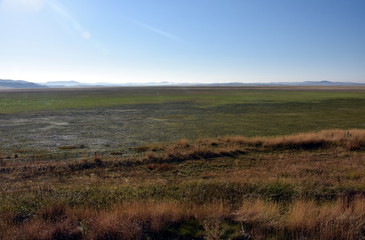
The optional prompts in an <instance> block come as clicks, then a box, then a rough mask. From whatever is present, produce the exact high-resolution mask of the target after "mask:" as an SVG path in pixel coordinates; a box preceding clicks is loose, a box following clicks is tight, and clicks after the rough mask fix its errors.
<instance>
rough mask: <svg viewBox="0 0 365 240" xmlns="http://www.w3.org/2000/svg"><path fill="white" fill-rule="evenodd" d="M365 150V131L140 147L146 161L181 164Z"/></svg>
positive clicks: (227, 139) (200, 140)
mask: <svg viewBox="0 0 365 240" xmlns="http://www.w3.org/2000/svg"><path fill="white" fill-rule="evenodd" d="M364 148H365V130H362V129H350V130H339V129H333V130H323V131H319V132H311V133H301V134H295V135H289V136H280V137H253V138H247V137H241V136H227V137H222V138H216V139H215V138H206V139H199V140H197V141H192V142H190V141H188V140H186V139H183V140H180V141H178V142H176V143H175V144H172V145H168V146H162V147H156V146H155V147H152V150H153V151H151V150H150V151H148V148H143V149H144V151H145V152H146V153H145V156H146V159H147V160H150V161H164V162H165V161H174V162H180V161H185V160H193V159H211V158H217V157H233V156H237V155H240V154H244V153H245V152H247V151H250V150H253V149H255V150H261V151H269V150H270V151H272V150H285V149H289V150H314V149H341V150H361V149H364Z"/></svg>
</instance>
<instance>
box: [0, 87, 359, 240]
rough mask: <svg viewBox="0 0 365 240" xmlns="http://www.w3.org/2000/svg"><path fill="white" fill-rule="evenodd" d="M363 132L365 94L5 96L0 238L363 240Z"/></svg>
mask: <svg viewBox="0 0 365 240" xmlns="http://www.w3.org/2000/svg"><path fill="white" fill-rule="evenodd" d="M325 129H327V130H325ZM336 129H337V130H336ZM364 129H365V89H363V88H312V87H306V88H304V87H270V88H262V87H261V88H259V87H245V88H236V87H232V88H231V87H226V88H218V87H209V88H207V87H190V88H115V89H114V88H110V89H104V88H103V89H72V90H68V89H64V90H32V91H26V90H21V91H9V90H7V91H3V92H0V133H1V139H0V182H1V184H0V239H44V240H46V239H236V240H238V239H288V240H289V239H328V240H329V239H348V240H349V239H363V238H364V237H365V234H364V229H365V198H364V196H365V174H364V172H365V131H364ZM320 130H325V131H320ZM347 131H349V133H350V134H349V135H348V134H345V133H346V132H347ZM299 132H311V133H304V134H297V133H299ZM292 134H295V135H292ZM237 135H241V136H245V137H235V136H237ZM224 136H226V137H224ZM260 136H262V137H260Z"/></svg>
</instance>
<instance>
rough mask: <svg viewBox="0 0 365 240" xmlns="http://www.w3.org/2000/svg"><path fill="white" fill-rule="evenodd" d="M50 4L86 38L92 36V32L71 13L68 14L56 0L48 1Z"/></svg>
mask: <svg viewBox="0 0 365 240" xmlns="http://www.w3.org/2000/svg"><path fill="white" fill-rule="evenodd" d="M47 3H48V5H49V6H50V7H51V8H52V9H53V10H54V11H56V12H57V13H59V14H60V15H61V16H63V17H64V18H66V19H67V20H68V21H70V22H71V25H72V27H73V28H74V29H75V31H77V32H78V33H79V34H81V36H82V37H83V38H85V39H86V40H88V39H90V38H91V34H90V32H89V31H87V30H86V29H85V28H83V27H82V26H81V24H80V23H79V22H78V21H76V20H75V19H74V18H73V17H72V16H71V15H70V14H68V13H67V12H66V11H65V10H64V9H63V8H62V7H61V6H60V5H59V4H57V2H56V1H47Z"/></svg>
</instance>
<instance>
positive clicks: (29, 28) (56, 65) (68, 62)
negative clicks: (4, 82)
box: [0, 0, 365, 83]
mask: <svg viewBox="0 0 365 240" xmlns="http://www.w3.org/2000/svg"><path fill="white" fill-rule="evenodd" d="M364 12H365V1H363V0H342V1H339V0H301V1H299V0H277V1H275V0H129V1H126V0H0V79H22V80H29V81H34V82H46V81H59V80H65V81H67V80H76V81H80V82H115V83H125V82H161V81H169V82H184V83H195V82H203V83H208V82H280V81H281V82H287V81H321V80H330V81H352V82H365V14H364Z"/></svg>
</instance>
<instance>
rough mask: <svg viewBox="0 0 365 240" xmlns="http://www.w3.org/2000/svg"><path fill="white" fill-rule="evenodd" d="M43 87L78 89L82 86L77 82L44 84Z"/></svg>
mask: <svg viewBox="0 0 365 240" xmlns="http://www.w3.org/2000/svg"><path fill="white" fill-rule="evenodd" d="M45 85H46V86H48V87H55V88H58V87H60V88H64V87H78V86H80V85H82V84H81V83H79V82H77V81H51V82H46V83H45Z"/></svg>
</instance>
